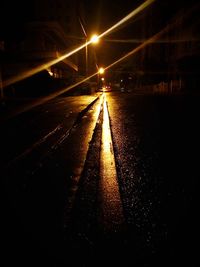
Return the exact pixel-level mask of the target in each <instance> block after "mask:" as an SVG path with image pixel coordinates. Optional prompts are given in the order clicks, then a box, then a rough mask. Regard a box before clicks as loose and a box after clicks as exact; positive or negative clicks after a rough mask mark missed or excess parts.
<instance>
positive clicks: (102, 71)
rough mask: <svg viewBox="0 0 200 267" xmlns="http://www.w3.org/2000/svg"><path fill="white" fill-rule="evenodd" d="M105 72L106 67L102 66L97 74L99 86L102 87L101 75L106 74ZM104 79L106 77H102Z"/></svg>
mask: <svg viewBox="0 0 200 267" xmlns="http://www.w3.org/2000/svg"><path fill="white" fill-rule="evenodd" d="M104 72H105V69H104V68H103V67H100V68H99V69H98V75H97V77H98V79H97V86H98V88H100V75H102V74H104ZM102 79H103V80H104V78H102ZM102 79H101V80H102ZM103 80H102V81H103Z"/></svg>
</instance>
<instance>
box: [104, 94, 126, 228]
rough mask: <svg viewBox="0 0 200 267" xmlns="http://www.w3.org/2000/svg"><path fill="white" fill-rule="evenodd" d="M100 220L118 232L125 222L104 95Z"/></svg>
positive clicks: (105, 225)
mask: <svg viewBox="0 0 200 267" xmlns="http://www.w3.org/2000/svg"><path fill="white" fill-rule="evenodd" d="M100 203H101V205H102V207H101V215H100V220H101V223H102V224H103V228H104V230H105V231H111V232H116V231H118V230H119V229H120V228H121V225H122V224H123V223H124V216H123V208H122V203H121V198H120V193H119V185H118V181H117V171H116V166H115V157H114V152H113V144H112V136H111V129H110V121H109V114H108V108H107V102H106V96H104V102H103V125H102V144H101V155H100Z"/></svg>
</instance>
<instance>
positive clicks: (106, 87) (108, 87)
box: [100, 85, 111, 92]
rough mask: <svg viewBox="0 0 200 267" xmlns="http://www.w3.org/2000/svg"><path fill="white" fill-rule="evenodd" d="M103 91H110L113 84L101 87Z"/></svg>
mask: <svg viewBox="0 0 200 267" xmlns="http://www.w3.org/2000/svg"><path fill="white" fill-rule="evenodd" d="M100 91H101V92H110V91H111V86H110V85H105V86H103V87H101V88H100Z"/></svg>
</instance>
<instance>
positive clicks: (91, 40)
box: [85, 34, 99, 76]
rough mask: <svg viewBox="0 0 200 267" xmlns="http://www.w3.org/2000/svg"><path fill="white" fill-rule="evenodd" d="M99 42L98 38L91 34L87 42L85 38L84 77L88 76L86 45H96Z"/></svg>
mask: <svg viewBox="0 0 200 267" xmlns="http://www.w3.org/2000/svg"><path fill="white" fill-rule="evenodd" d="M98 42H99V36H98V35H97V34H93V35H92V37H91V38H90V40H89V42H88V39H87V36H86V43H85V73H86V76H87V75H88V43H89V44H97V43H98Z"/></svg>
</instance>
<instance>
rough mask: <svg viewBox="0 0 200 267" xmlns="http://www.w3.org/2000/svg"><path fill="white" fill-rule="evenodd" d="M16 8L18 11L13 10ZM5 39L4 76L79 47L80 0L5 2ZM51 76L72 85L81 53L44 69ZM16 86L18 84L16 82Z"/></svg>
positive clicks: (2, 36)
mask: <svg viewBox="0 0 200 267" xmlns="http://www.w3.org/2000/svg"><path fill="white" fill-rule="evenodd" d="M13 9H14V10H13ZM4 12H5V15H4V18H3V22H2V23H3V25H4V27H3V29H1V36H0V37H1V41H2V42H3V44H4V47H3V51H1V58H2V60H1V69H2V79H3V80H6V79H9V78H10V77H13V76H15V75H16V74H17V75H19V74H20V73H23V72H24V71H26V70H30V69H31V68H34V67H37V66H39V65H41V64H44V63H45V62H50V61H51V60H54V59H57V58H59V56H60V55H63V54H65V53H67V52H69V51H71V50H73V48H74V47H77V46H78V44H77V40H76V38H74V37H75V36H77V35H78V34H79V28H80V26H79V25H78V17H77V3H76V1H73V2H71V1H65V0H57V1H50V0H49V1H47V0H42V1H39V0H34V1H30V2H29V3H28V4H26V3H25V4H24V2H23V3H22V2H20V1H19V3H17V4H16V3H14V5H13V6H12V3H10V5H9V3H7V4H5V5H4ZM44 72H46V74H45V75H46V76H48V75H49V76H50V77H49V78H50V79H54V80H55V79H56V80H60V81H62V84H63V85H64V84H69V83H71V82H72V81H74V80H75V79H76V76H77V73H78V58H77V55H72V56H71V57H69V58H66V59H64V60H63V61H60V62H59V63H57V64H55V65H52V66H51V67H49V68H47V69H45V70H44ZM13 86H15V85H13Z"/></svg>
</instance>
